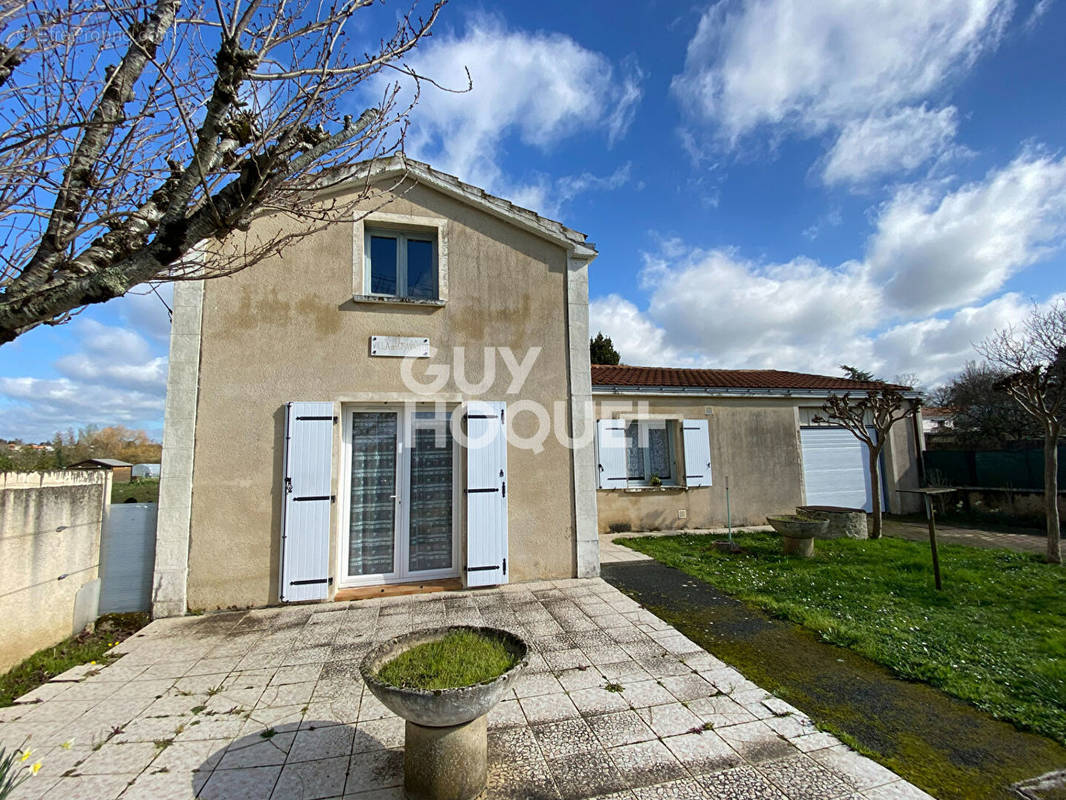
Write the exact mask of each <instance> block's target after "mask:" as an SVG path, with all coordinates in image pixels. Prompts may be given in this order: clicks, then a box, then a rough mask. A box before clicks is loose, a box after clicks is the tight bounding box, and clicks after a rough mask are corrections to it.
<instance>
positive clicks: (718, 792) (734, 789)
mask: <svg viewBox="0 0 1066 800" xmlns="http://www.w3.org/2000/svg"><path fill="white" fill-rule="evenodd" d="M699 782H700V784H701V785H702V786H703V788H704V789H706V790H707V794H708V795H710V796H711V797H712V798H714V800H788V798H786V797H785V795H783V794H781V792H780V790H779V789H778V788H777V787H776V786H774V785H773V784H772V783H770V782H769V781H768V780H766V778H764V777H763V776H762V775H760V774H759V772H758V770H756V769H755V768H754V767H752V766H750V765H747V764H745V765H744V766H741V767H736V768H735V769H730V770H725V771H724V772H716V773H714V774H713V775H701V776H700V777H699Z"/></svg>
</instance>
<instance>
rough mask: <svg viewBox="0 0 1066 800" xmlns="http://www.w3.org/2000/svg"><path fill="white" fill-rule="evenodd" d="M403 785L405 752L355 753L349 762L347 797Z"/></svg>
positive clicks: (345, 787)
mask: <svg viewBox="0 0 1066 800" xmlns="http://www.w3.org/2000/svg"><path fill="white" fill-rule="evenodd" d="M402 784H403V751H402V750H370V751H368V752H366V753H355V754H353V755H352V757H351V760H350V761H349V762H348V780H347V782H346V783H345V785H344V793H345V795H349V794H356V793H358V792H369V791H371V790H375V789H387V788H390V787H393V786H401V785H402Z"/></svg>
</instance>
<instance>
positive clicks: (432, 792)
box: [359, 625, 529, 800]
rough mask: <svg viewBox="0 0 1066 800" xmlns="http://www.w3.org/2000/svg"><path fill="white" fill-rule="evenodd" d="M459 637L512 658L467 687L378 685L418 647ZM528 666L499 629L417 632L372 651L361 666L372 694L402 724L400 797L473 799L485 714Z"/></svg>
mask: <svg viewBox="0 0 1066 800" xmlns="http://www.w3.org/2000/svg"><path fill="white" fill-rule="evenodd" d="M457 631H469V632H471V633H474V634H477V635H479V636H483V637H486V638H487V639H490V640H493V641H495V642H497V643H499V644H501V645H502V646H503V647H504V648H506V651H507V652H508V653H509V654H510V656H511V657H512V659H513V665H512V666H510V667H509V668H508V669H507V670H506V671H504V672H502V673H500V674H498V675H496V676H494V677H492V678H491V679H488V680H485V681H483V682H480V683H475V684H473V685H468V686H457V687H452V688H435V689H422V688H416V687H412V686H404V687H401V686H394V685H392V684H390V683H387V682H385V681H384V680H382V679H381V678H380V677H379V675H380V673H381V670H382V667H384V666H386V665H387V664H389V663H390V662H392V661H393V660H394V659H396V658H397V657H399V656H401V655H403V654H404V653H406V652H408V651H410V650H412V649H413V648H416V647H419V646H420V645H425V644H429V643H432V642H437V641H439V640H442V639H444V638H445V637H447V636H448V635H449V634H452V633H454V632H457ZM528 663H529V649H528V647H527V646H526V643H525V642H524V641H522V640H521V639H520V638H518V637H517V636H515V635H514V634H513V633H510V632H508V631H504V630H499V629H497V628H479V627H473V626H467V625H454V626H450V627H444V628H431V629H428V630H420V631H415V632H413V633H407V634H404V635H402V636H397V637H396V638H394V639H389V640H388V641H387V642H384V643H383V644H381V645H379V646H377V647H376V648H374V649H373V650H371V651H370V652H369V653H368V654H367V655H366V657H365V658H364V659H363V662H362V664H361V665H360V667H359V671H360V672H361V673H362V676H363V680H364V681H366V685H367V688H368V689H370V691H371V693H373V695H374V696H375V697H376V698H377V699H378V700H380V701H381V702H382V704H384V705H385V707H386V708H388V709H389V710H390V711H392V712H393V713H394V714H396V715H397V716H399V717H402V718H403V719H404V720H405V721H406V723H407V724H406V729H405V734H404V776H403V780H404V792H405V794H406V796H407V797H408V798H409V800H471V798H474V797H476V796H477V795H478V794H480V793H481V791H482V790H483V789H484V788H485V783H486V780H487V777H488V736H487V732H488V724H487V720H486V717H487V715H488V713H489V711H491V710H492V708H493V707H494V706H495V705H496V704H497V703H498V702H499V701H500V700H502V699H503V698H504V696H505V695H506V694H507V692H508V691H509V690H510V689H511V687H512V686H513V685H514V682H515V679H516V678H517V677H518V675H519V674H520V673H521V672H522V670H523V669H524V668H525V667H526V665H527V664H528Z"/></svg>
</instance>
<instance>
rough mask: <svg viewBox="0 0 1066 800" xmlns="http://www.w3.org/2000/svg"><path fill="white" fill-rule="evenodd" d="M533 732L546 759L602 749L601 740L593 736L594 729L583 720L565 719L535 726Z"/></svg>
mask: <svg viewBox="0 0 1066 800" xmlns="http://www.w3.org/2000/svg"><path fill="white" fill-rule="evenodd" d="M532 730H533V735H534V737H535V738H536V740H537V744H538V745H539V746H540V751H541V753H542V754H543V756H544V758H546V759H552V758H562V757H563V756H569V755H574V754H575V753H585V752H588V751H589V750H596V749H599V748H602V745H601V744H600V742H599V740H598V739H597V738H596V737H595V736H593V734H592V728H590V727H589V725H588V723H587V722H586V721H585V720H583V719H565V720H562V721H561V722H550V723H548V724H547V725H535V726H533V729H532Z"/></svg>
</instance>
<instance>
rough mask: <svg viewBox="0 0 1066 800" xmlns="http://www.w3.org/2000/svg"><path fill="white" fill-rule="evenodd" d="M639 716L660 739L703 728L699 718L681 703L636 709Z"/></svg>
mask: <svg viewBox="0 0 1066 800" xmlns="http://www.w3.org/2000/svg"><path fill="white" fill-rule="evenodd" d="M636 712H637V715H638V716H639V717H640V718H641V719H642V720H644V722H646V723H647V724H648V727H650V728H651V729H652V730H653V731H655V735H656V736H659V737H663V738H665V737H667V736H678V735H680V734H682V733H688V732H689V731H692V730H693V729H695V728H699V727H702V723H701V722H700V719H699V717H697V716H696V715H695V714H693V713H692V712H691V711H689V710H688V709H687V708H685V707H684V706H683V705H681V704H680V703H668V704H667V705H662V706H650V707H649V708H638V709H636Z"/></svg>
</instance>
